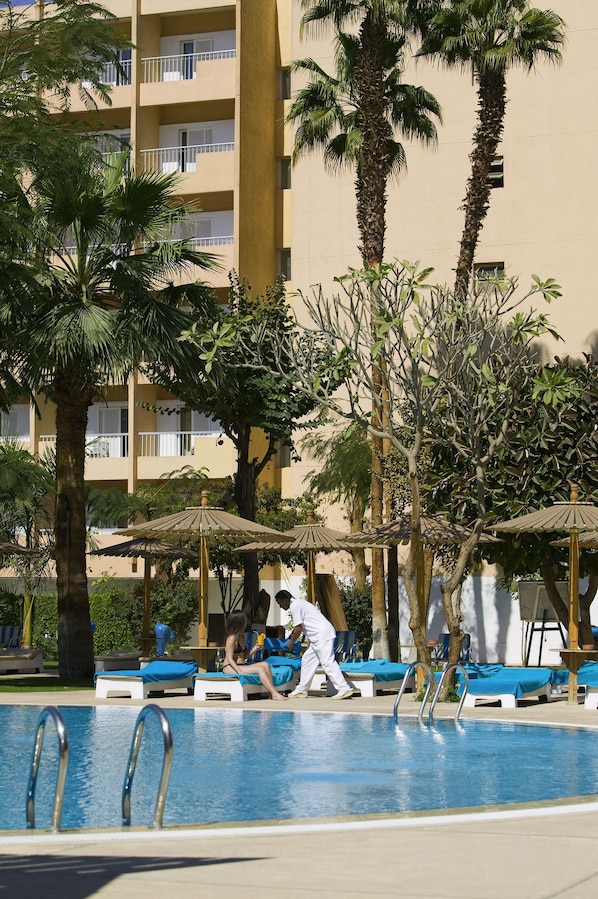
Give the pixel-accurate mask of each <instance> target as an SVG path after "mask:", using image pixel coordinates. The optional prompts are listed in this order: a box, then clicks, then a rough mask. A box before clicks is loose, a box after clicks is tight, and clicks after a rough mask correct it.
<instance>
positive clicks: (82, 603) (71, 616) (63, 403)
mask: <svg viewBox="0 0 598 899" xmlns="http://www.w3.org/2000/svg"><path fill="white" fill-rule="evenodd" d="M69 381H70V379H69V374H68V372H63V373H61V374H60V375H58V376H57V377H56V379H55V386H56V403H57V405H56V507H55V523H54V541H55V558H56V579H57V589H58V673H59V675H60V677H62V678H86V677H89V678H91V677H93V673H94V659H93V636H92V633H91V622H90V616H89V594H88V591H87V564H86V562H87V559H86V545H85V540H86V520H85V432H86V429H87V409H88V406H89V402H90V401H89V399H88V397H87V396H85V395H81V394H80V393H78V392H77V391H76V390H72V389H71V387H70V383H69Z"/></svg>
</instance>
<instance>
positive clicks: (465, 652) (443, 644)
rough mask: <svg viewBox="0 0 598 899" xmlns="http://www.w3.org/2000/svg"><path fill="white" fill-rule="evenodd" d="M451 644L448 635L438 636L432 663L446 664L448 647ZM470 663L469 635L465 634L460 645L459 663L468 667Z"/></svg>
mask: <svg viewBox="0 0 598 899" xmlns="http://www.w3.org/2000/svg"><path fill="white" fill-rule="evenodd" d="M450 642H451V635H450V634H439V635H438V646H437V647H436V648H435V650H434V652H433V653H432V661H433V662H435V663H436V664H443V663H444V662H448V654H449V645H450ZM470 662H471V635H470V634H465V635H464V636H463V642H462V643H461V654H460V655H459V663H460V664H461V665H468V664H469V663H470Z"/></svg>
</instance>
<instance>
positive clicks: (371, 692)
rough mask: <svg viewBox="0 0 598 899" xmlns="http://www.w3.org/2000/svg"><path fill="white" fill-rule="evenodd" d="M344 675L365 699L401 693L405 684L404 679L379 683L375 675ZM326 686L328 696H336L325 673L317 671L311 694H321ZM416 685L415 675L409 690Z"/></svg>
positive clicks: (353, 688)
mask: <svg viewBox="0 0 598 899" xmlns="http://www.w3.org/2000/svg"><path fill="white" fill-rule="evenodd" d="M343 675H344V678H345V680H346V681H347V683H348V684H349V686H350V687H351V689H352V690H355V692H356V693H359V694H360V695H361V696H363V697H364V699H372V698H373V697H374V696H375V695H376V694H377V693H380V692H381V691H382V690H395V691H397V692H398V691H399V690H400V689H401V684H402V683H403V678H401V679H400V680H396V681H394V680H393V681H381V680H380V681H377V680H376V678H375V676H374V675H373V674H369V673H367V672H363V673H362V674H352V675H349V674H347V672H346V671H345V670H343ZM325 685H326V695H327V696H334V694H335V693H336V690H335V689H334V687H333V686H332V684H331V683H330V681H329V680H328V679H327V677H326V674H325V672H324V671H316V673H315V675H314V679H313V680H312V682H311V687H310V692H311V691H312V690H315V691H319V692H321V691H322V689H323V687H324V686H325ZM414 685H415V678H414V677H413V675H410V676H409V678H408V679H407V688H406V689H413V687H414Z"/></svg>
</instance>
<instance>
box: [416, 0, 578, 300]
mask: <svg viewBox="0 0 598 899" xmlns="http://www.w3.org/2000/svg"><path fill="white" fill-rule="evenodd" d="M432 6H434V0H433V2H432ZM441 7H442V8H441V9H440V10H438V11H437V12H436V14H435V15H433V16H432V18H431V20H430V21H429V22H428V24H427V25H426V26H425V28H424V34H423V40H422V44H421V47H420V49H419V51H418V54H417V55H418V56H431V57H435V58H437V59H439V60H441V61H442V62H443V63H444V64H445V65H446V66H448V67H458V68H463V69H471V71H472V73H473V77H474V79H475V82H476V84H477V95H478V109H477V124H476V129H475V133H474V139H473V150H472V153H471V156H470V159H471V175H470V177H469V181H468V182H467V193H466V196H465V201H464V207H465V222H464V226H463V234H462V237H461V245H460V250H459V260H458V262H457V269H456V279H455V290H456V292H457V295H464V293H465V292H466V291H467V288H468V286H469V281H470V278H471V272H472V269H473V262H474V257H475V251H476V247H477V243H478V239H479V235H480V231H481V229H482V227H483V223H484V218H485V217H486V213H487V211H488V207H489V200H490V183H489V180H488V174H489V172H490V166H491V163H492V160H493V159H494V156H495V154H496V150H497V147H498V144H499V142H500V139H501V137H502V133H503V127H504V118H505V110H506V103H507V99H506V98H507V86H506V76H507V72H508V71H509V69H511V68H513V67H515V66H523V67H524V68H526V69H528V71H530V70H531V69H533V68H534V66H535V64H536V61H537V60H538V59H545V60H548V61H549V62H559V61H560V59H561V47H562V45H563V43H564V40H565V25H564V22H563V20H562V19H561V18H560V17H559V16H558V15H557V14H556V13H554V12H552V11H551V10H541V9H536V8H534V7H531V6H530V5H529V2H528V0H446V2H444V3H442V4H441Z"/></svg>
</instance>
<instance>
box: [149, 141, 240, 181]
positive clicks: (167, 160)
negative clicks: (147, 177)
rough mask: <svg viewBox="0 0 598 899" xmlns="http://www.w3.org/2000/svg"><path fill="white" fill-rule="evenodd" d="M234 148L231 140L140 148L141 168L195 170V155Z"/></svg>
mask: <svg viewBox="0 0 598 899" xmlns="http://www.w3.org/2000/svg"><path fill="white" fill-rule="evenodd" d="M234 149H235V144H234V142H233V141H229V142H227V143H223V144H197V145H195V146H192V147H163V148H157V149H155V150H142V151H141V153H140V156H141V168H142V170H143V171H144V172H163V173H165V172H195V171H197V161H196V157H197V156H198V155H201V154H202V153H226V152H230V151H231V150H234Z"/></svg>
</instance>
